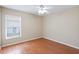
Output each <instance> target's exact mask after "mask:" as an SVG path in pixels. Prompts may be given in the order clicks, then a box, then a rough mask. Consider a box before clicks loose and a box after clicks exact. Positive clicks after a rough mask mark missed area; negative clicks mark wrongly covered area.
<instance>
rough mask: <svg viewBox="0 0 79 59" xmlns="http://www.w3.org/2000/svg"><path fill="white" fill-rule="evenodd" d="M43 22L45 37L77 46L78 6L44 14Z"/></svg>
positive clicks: (78, 28)
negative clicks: (60, 11) (56, 12)
mask: <svg viewBox="0 0 79 59" xmlns="http://www.w3.org/2000/svg"><path fill="white" fill-rule="evenodd" d="M43 22H44V24H43V26H44V28H43V31H44V32H43V36H44V37H45V38H49V39H51V40H55V41H58V42H62V43H64V44H67V45H71V46H74V47H78V48H79V7H75V8H71V9H70V10H67V11H65V12H62V13H59V14H54V15H49V16H46V17H44V20H43Z"/></svg>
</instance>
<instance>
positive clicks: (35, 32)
mask: <svg viewBox="0 0 79 59" xmlns="http://www.w3.org/2000/svg"><path fill="white" fill-rule="evenodd" d="M5 15H17V16H21V17H22V18H21V19H22V37H21V38H15V39H8V40H6V39H5V30H4V29H5V19H4V18H5V17H4V16H5ZM2 18H3V19H2V27H3V28H2V29H3V31H2V41H3V46H6V45H8V44H14V43H17V42H21V41H28V40H30V39H35V38H40V37H42V17H40V16H36V15H32V14H29V13H25V12H21V11H16V10H11V9H6V8H2Z"/></svg>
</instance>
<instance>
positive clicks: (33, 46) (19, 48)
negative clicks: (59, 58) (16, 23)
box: [2, 38, 79, 54]
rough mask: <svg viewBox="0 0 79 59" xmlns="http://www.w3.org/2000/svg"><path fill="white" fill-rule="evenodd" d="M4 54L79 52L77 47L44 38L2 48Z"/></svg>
mask: <svg viewBox="0 0 79 59" xmlns="http://www.w3.org/2000/svg"><path fill="white" fill-rule="evenodd" d="M2 53H3V54H79V49H75V48H72V47H69V46H66V45H63V44H60V43H57V42H54V41H50V40H47V39H44V38H39V39H35V40H31V41H28V42H23V43H20V44H16V45H11V46H8V47H3V48H2Z"/></svg>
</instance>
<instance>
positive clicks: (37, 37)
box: [2, 37, 41, 47]
mask: <svg viewBox="0 0 79 59" xmlns="http://www.w3.org/2000/svg"><path fill="white" fill-rule="evenodd" d="M38 38H41V37H37V38H32V39H28V40H23V41H22V40H21V41H18V42H13V43H10V44H6V45H3V46H2V47H6V46H10V45H14V44H19V43H22V42H26V41H30V40H35V39H38Z"/></svg>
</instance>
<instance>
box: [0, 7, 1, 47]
mask: <svg viewBox="0 0 79 59" xmlns="http://www.w3.org/2000/svg"><path fill="white" fill-rule="evenodd" d="M0 47H1V7H0Z"/></svg>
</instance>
